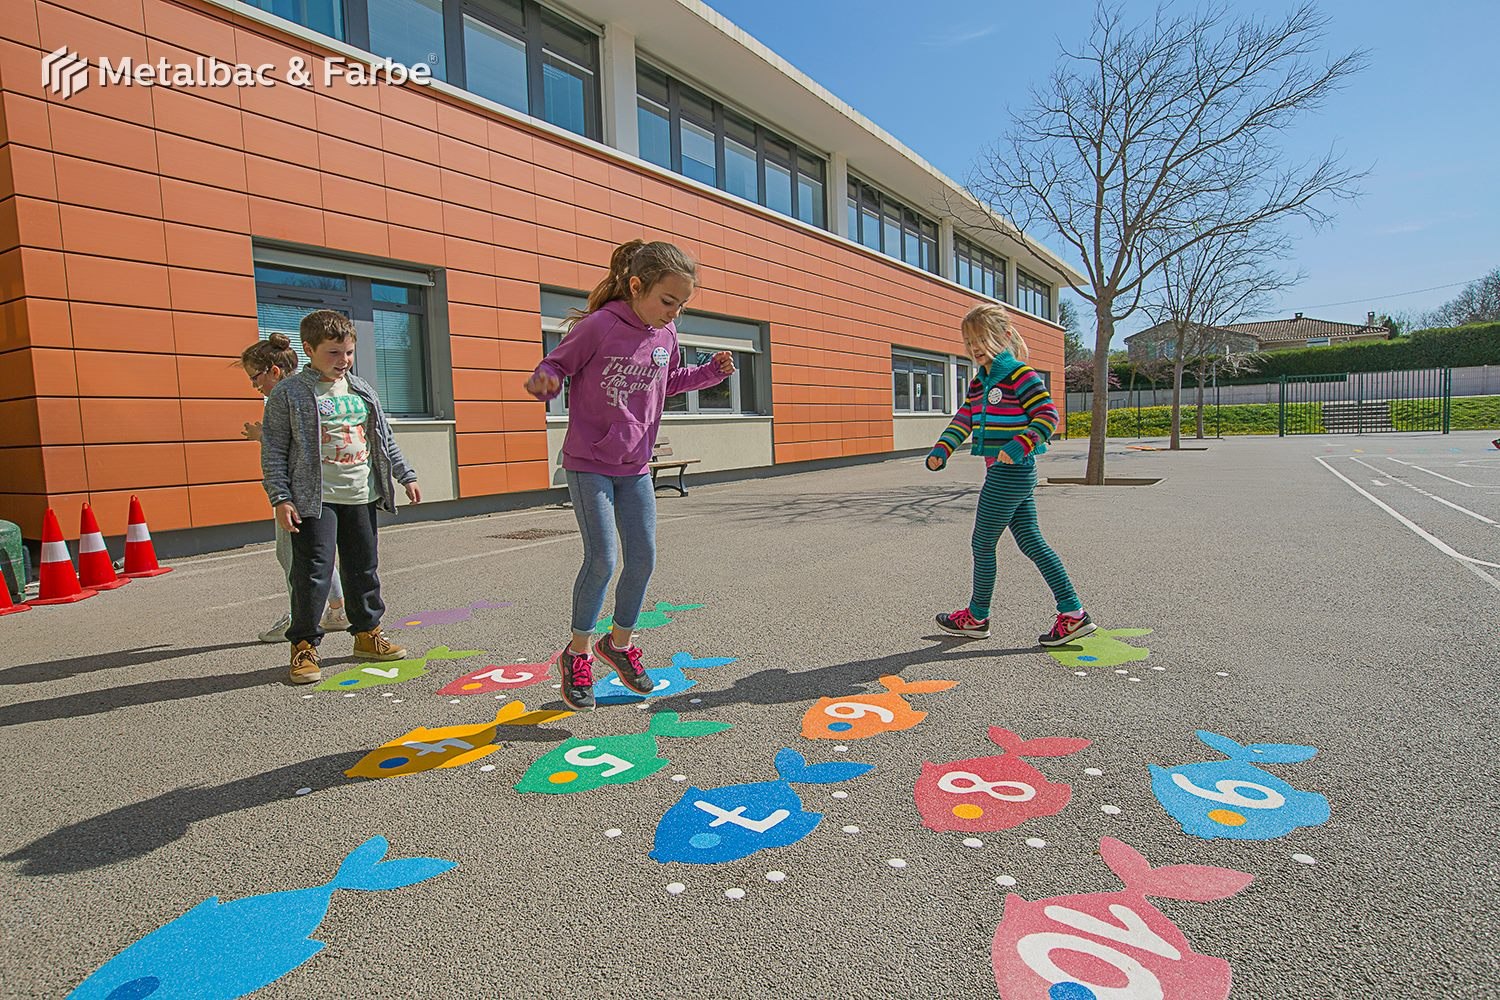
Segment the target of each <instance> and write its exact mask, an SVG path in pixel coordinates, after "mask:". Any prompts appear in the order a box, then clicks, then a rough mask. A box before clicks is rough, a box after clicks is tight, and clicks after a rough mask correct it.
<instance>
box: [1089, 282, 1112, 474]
mask: <svg viewBox="0 0 1500 1000" xmlns="http://www.w3.org/2000/svg"><path fill="white" fill-rule="evenodd" d="M1112 305H1113V300H1110V299H1106V298H1104V297H1103V296H1101V297H1100V299H1099V301H1098V302H1097V303H1096V304H1095V307H1094V318H1095V319H1096V320H1097V321H1098V324H1099V325H1098V331H1097V333H1095V335H1094V411H1093V415H1092V418H1091V419H1092V423H1091V424H1090V425H1089V460H1088V465H1087V466H1086V467H1085V468H1084V473H1083V481H1084V482H1085V483H1087V484H1088V485H1090V486H1103V485H1104V444H1105V440H1106V438H1107V437H1108V434H1109V342H1110V341H1111V340H1112V339H1114V335H1115V318H1114V316H1113V315H1112V314H1111V307H1112Z"/></svg>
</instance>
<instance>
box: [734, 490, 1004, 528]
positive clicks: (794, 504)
mask: <svg viewBox="0 0 1500 1000" xmlns="http://www.w3.org/2000/svg"><path fill="white" fill-rule="evenodd" d="M977 489H978V487H976V486H965V487H964V488H962V489H953V488H951V487H950V488H949V489H946V490H942V491H934V490H930V489H922V488H919V487H914V486H913V487H906V488H904V489H899V490H883V491H881V492H880V493H879V494H871V493H795V494H786V493H783V494H777V495H774V496H754V497H744V498H736V499H735V500H734V501H733V502H723V503H720V504H716V505H715V506H717V507H718V509H719V511H720V512H721V513H722V515H723V516H724V517H725V518H726V519H733V520H736V521H774V522H776V523H791V524H798V523H801V524H806V523H809V522H815V521H828V520H838V521H848V520H850V519H851V518H852V519H854V520H857V521H864V522H879V521H888V520H891V519H893V518H894V519H896V520H898V521H902V522H905V523H909V524H929V523H938V522H942V523H947V522H949V521H952V520H954V519H955V517H956V516H959V515H961V516H962V517H972V516H973V510H972V504H973V503H974V495H975V492H976V490H977ZM955 505H957V508H956V509H955Z"/></svg>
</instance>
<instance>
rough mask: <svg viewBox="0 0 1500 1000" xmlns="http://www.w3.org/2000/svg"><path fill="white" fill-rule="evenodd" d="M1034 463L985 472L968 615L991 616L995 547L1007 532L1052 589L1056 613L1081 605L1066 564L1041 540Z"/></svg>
mask: <svg viewBox="0 0 1500 1000" xmlns="http://www.w3.org/2000/svg"><path fill="white" fill-rule="evenodd" d="M1035 488H1036V462H1035V461H1034V460H1032V459H1030V458H1028V459H1026V460H1025V461H1023V462H1021V463H1020V464H1018V465H1006V464H1004V463H1003V462H996V463H995V464H994V465H992V466H990V469H989V471H988V472H987V473H985V477H984V486H983V487H982V488H981V489H980V491H979V511H978V512H977V513H976V514H975V515H974V594H973V596H972V597H971V598H970V599H969V613H970V614H971V615H973V616H974V617H975V618H978V619H980V620H981V621H982V620H984V619H986V618H988V617H989V616H990V598H991V597H993V596H994V593H995V546H996V545H997V544H998V543H999V541H1000V535H1001V534H1002V533H1003V532H1004V531H1005V529H1006V528H1009V529H1010V533H1011V535H1012V536H1013V537H1014V538H1015V540H1016V545H1018V546H1019V547H1020V549H1021V554H1022V555H1024V556H1025V557H1026V558H1027V559H1030V560H1031V561H1032V562H1034V563H1036V568H1037V569H1039V570H1041V571H1042V578H1043V579H1045V580H1046V581H1047V586H1049V587H1051V588H1052V596H1053V597H1055V598H1056V599H1057V610H1058V611H1060V612H1061V611H1079V610H1081V609H1082V608H1083V603H1082V602H1081V601H1079V600H1078V595H1077V594H1076V593H1074V591H1073V583H1072V581H1070V580H1069V579H1068V571H1067V570H1065V569H1063V564H1062V560H1061V559H1059V558H1057V553H1056V552H1053V551H1052V547H1051V546H1050V545H1048V544H1047V542H1046V540H1045V539H1044V538H1042V529H1041V528H1039V527H1038V526H1037V523H1036V498H1035V497H1034V496H1032V490H1034V489H1035Z"/></svg>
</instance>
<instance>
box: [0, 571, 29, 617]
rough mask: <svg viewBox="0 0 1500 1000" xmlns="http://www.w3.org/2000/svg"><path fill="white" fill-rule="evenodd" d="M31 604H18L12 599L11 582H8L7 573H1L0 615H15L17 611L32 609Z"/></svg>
mask: <svg viewBox="0 0 1500 1000" xmlns="http://www.w3.org/2000/svg"><path fill="white" fill-rule="evenodd" d="M30 610H31V605H29V604H17V603H15V602H14V601H12V600H11V599H10V584H9V583H8V582H6V579H5V574H4V573H0V615H13V614H15V613H16V612H17V611H30Z"/></svg>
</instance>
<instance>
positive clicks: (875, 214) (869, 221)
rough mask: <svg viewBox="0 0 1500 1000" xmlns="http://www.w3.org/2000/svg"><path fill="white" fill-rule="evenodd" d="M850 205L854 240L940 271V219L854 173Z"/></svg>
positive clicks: (873, 248)
mask: <svg viewBox="0 0 1500 1000" xmlns="http://www.w3.org/2000/svg"><path fill="white" fill-rule="evenodd" d="M847 208H848V212H849V238H850V239H851V240H853V241H855V242H856V243H861V244H863V245H864V246H867V247H869V248H870V249H871V250H878V251H880V252H881V253H883V254H885V255H887V256H889V257H895V258H896V259H897V260H904V261H906V262H907V263H908V264H911V265H912V266H914V267H920V268H921V269H922V270H924V271H931V272H933V273H934V274H936V273H937V269H938V260H937V223H935V222H933V221H932V220H931V219H929V218H927V217H925V216H923V215H921V214H919V213H918V212H916V211H914V210H912V209H910V208H907V207H906V206H905V205H903V204H901V203H900V202H899V201H897V200H895V199H894V198H892V197H891V196H890V195H886V194H882V193H881V192H879V191H877V190H876V189H875V188H873V187H871V186H870V185H869V184H866V183H865V182H864V181H861V180H859V179H857V178H855V177H853V176H850V178H849V202H848V205H847Z"/></svg>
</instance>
